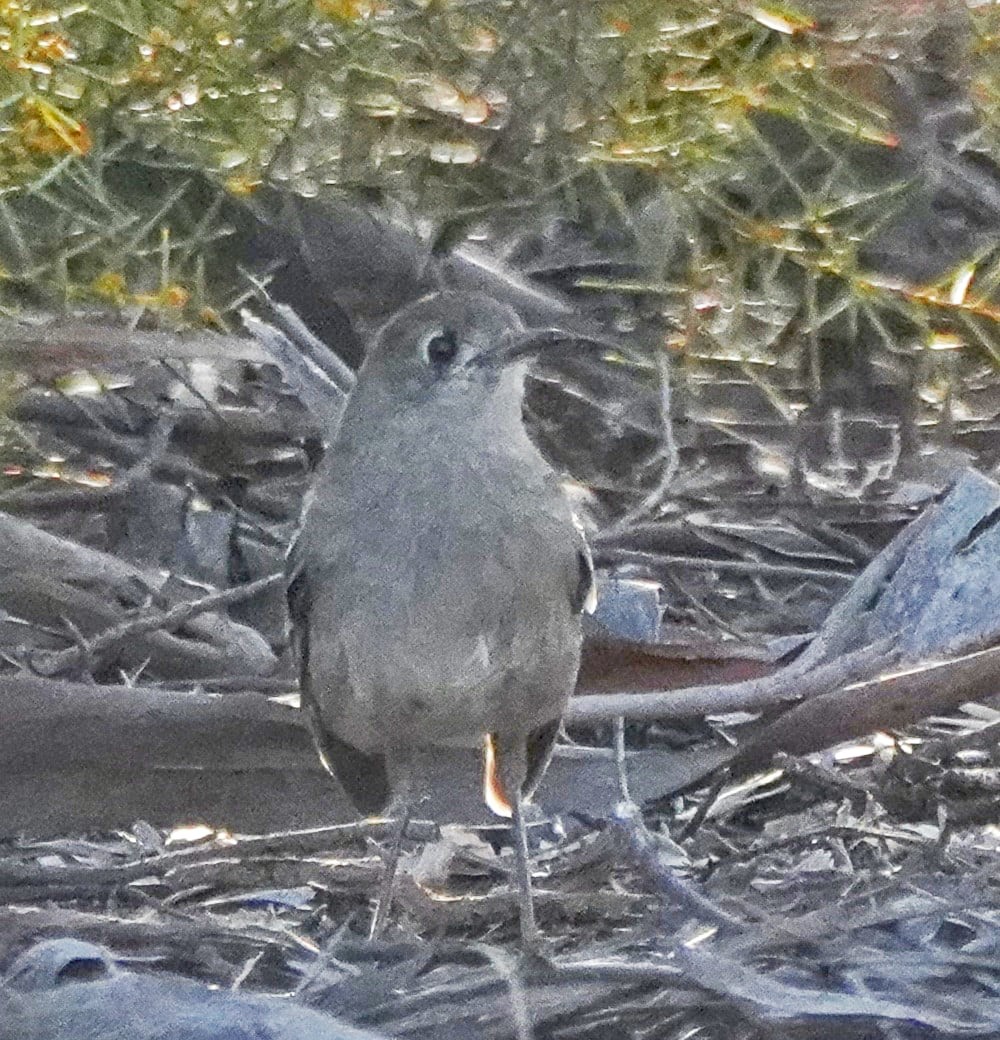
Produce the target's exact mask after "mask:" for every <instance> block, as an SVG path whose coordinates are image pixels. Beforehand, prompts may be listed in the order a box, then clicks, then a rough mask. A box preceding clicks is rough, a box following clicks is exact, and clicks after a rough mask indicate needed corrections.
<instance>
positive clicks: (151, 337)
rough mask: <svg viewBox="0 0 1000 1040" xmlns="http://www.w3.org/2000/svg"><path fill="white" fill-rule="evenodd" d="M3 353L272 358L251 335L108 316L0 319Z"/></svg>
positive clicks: (23, 357) (35, 357)
mask: <svg viewBox="0 0 1000 1040" xmlns="http://www.w3.org/2000/svg"><path fill="white" fill-rule="evenodd" d="M0 356H2V357H4V358H5V359H8V360H9V359H17V360H20V361H22V362H23V363H26V364H31V365H32V366H33V367H35V368H37V367H38V366H39V365H40V364H42V363H44V362H46V361H47V362H49V363H51V364H53V365H57V366H59V368H65V367H66V366H67V365H69V366H75V365H79V364H81V363H86V362H88V361H108V362H113V363H116V364H121V363H122V361H123V360H128V361H132V362H135V361H159V360H160V359H161V358H176V359H209V360H213V361H220V360H223V359H225V360H234V361H270V360H271V358H270V355H269V354H268V353H267V352H266V351H265V350H263V349H262V348H261V346H260V345H259V344H258V343H257V342H256V341H255V340H253V339H250V338H249V337H246V336H230V335H223V334H221V333H216V332H194V333H190V332H189V333H183V334H180V333H174V332H158V331H155V330H150V329H134V328H127V327H125V326H122V325H114V324H112V323H110V322H107V323H105V322H100V323H98V322H90V321H51V322H46V323H44V324H40V325H28V324H25V323H22V322H9V321H5V322H0Z"/></svg>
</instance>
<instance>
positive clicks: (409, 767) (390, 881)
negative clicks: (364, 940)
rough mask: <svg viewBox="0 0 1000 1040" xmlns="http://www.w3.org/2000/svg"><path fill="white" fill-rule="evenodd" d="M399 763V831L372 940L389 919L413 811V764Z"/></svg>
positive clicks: (395, 806)
mask: <svg viewBox="0 0 1000 1040" xmlns="http://www.w3.org/2000/svg"><path fill="white" fill-rule="evenodd" d="M396 764H397V765H398V772H397V776H398V781H397V782H396V783H395V784H394V786H395V789H396V793H395V794H394V795H393V799H392V805H391V806H390V810H389V812H390V815H391V816H393V817H394V818H395V822H396V829H395V831H394V832H393V836H392V844H391V845H390V846H389V854H388V856H387V857H386V860H385V868H384V871H383V874H382V881H381V884H380V885H379V890H378V902H377V903H376V904H375V913H374V915H373V916H372V923H371V928H370V930H369V932H368V937H369V939H377V938H378V937H379V936H380V935H381V934H382V932H383V930H384V929H385V925H386V921H388V919H389V911H390V910H391V909H392V895H393V891H394V889H395V885H396V870H397V869H398V867H399V856H400V853H401V852H402V849H403V839H404V838H405V837H406V828H407V826H408V824H409V822H410V816H411V814H412V812H413V797H412V793H413V763H412V761H411V760H410V758H409V757H406V758H405V759H402V760H400V761H398V762H397V763H396Z"/></svg>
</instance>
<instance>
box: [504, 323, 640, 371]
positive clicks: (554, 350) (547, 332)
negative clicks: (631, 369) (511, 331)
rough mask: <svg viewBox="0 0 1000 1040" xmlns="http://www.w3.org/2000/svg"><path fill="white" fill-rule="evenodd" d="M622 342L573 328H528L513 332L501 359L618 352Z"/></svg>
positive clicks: (562, 356)
mask: <svg viewBox="0 0 1000 1040" xmlns="http://www.w3.org/2000/svg"><path fill="white" fill-rule="evenodd" d="M621 349H622V344H621V343H620V342H619V341H617V340H616V339H615V338H614V337H613V336H605V335H603V334H601V333H599V332H592V331H590V330H587V331H581V330H579V329H573V328H561V327H554V328H529V329H525V330H524V331H523V332H520V333H517V334H516V335H514V336H512V337H511V339H510V341H509V342H508V344H507V345H506V347H505V348H504V349H503V350H502V361H503V363H504V364H510V363H513V362H516V361H521V360H524V359H528V360H534V359H535V358H551V359H558V358H572V357H577V356H579V355H580V354H581V353H588V354H591V353H594V352H595V351H597V352H601V353H608V352H611V353H619V352H620V351H621Z"/></svg>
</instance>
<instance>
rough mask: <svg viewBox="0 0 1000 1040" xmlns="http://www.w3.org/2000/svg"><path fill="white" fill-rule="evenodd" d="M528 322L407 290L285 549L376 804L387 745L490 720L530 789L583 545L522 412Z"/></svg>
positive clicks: (362, 804) (574, 618)
mask: <svg viewBox="0 0 1000 1040" xmlns="http://www.w3.org/2000/svg"><path fill="white" fill-rule="evenodd" d="M524 338H525V337H524V330H523V327H522V326H521V323H520V321H519V319H518V317H517V315H516V314H515V312H514V311H513V310H512V309H511V308H509V307H507V306H506V305H504V304H501V303H498V302H496V301H495V300H493V299H492V298H490V297H487V296H483V295H481V294H477V293H440V294H436V295H434V296H431V297H427V298H425V299H423V300H420V301H418V302H416V303H414V304H411V305H410V306H408V307H406V308H405V309H404V310H402V311H401V312H400V313H399V314H398V315H397V316H396V317H395V318H394V319H393V320H392V321H391V322H389V324H388V325H386V326H385V327H384V328H383V330H382V331H381V333H380V334H379V336H378V337H377V339H376V341H375V343H374V344H373V346H372V349H371V351H370V352H369V354H368V356H367V358H366V360H365V363H364V365H363V366H362V368H361V371H360V372H359V375H358V380H357V384H356V386H355V389H354V391H353V393H352V395H351V397H350V399H349V401H348V404H347V407H346V410H345V412H344V415H343V418H342V421H341V424H340V426H339V429H338V430H337V432H336V435H335V438H334V439H333V442H332V444H331V445H330V447H329V449H328V451H327V453H326V455H325V457H324V459H323V461H322V463H321V464H320V467H319V469H318V472H317V474H316V478H315V482H314V486H313V490H312V492H311V495H310V499H309V501H308V504H307V506H306V508H305V511H304V515H303V522H302V526H301V530H300V533H299V536H298V538H297V540H296V543H295V546H294V547H293V550H292V552H291V554H290V558H289V577H290V584H289V602H290V606H291V613H292V617H293V624H294V627H295V629H296V631H297V634H298V637H299V641H300V645H301V648H302V653H303V666H302V679H303V682H302V687H303V693H302V696H303V702H304V706H305V707H306V710H307V711H309V712H310V713H311V715H312V722H313V731H314V734H316V735H317V738H318V742H319V743H320V746H321V750H322V751H323V752H325V757H326V758H327V759H328V761H329V764H330V766H331V767H332V769H333V771H334V772H335V773H336V774H337V776H338V778H339V779H340V780H341V782H342V784H343V786H344V787H345V788H346V790H347V791H348V793H349V794H350V795H351V797H352V798H353V800H354V801H355V804H356V805H358V807H359V808H361V809H363V810H365V811H372V810H375V809H377V808H381V807H382V805H383V804H384V802H385V800H386V799H387V797H388V795H389V792H390V790H391V788H392V770H393V765H394V763H395V762H398V761H403V760H406V759H408V757H409V756H410V755H411V754H412V753H413V752H415V751H428V750H433V749H437V748H447V747H481V746H482V745H483V740H484V737H486V735H487V734H492V735H494V736H495V738H496V745H497V748H498V754H499V755H501V756H503V757H505V759H506V768H505V769H502V770H501V774H502V775H503V776H504V777H505V778H506V780H507V781H509V782H512V783H515V784H517V785H518V786H519V787H520V788H521V790H522V791H524V792H526V793H527V792H530V790H531V788H532V787H533V785H534V784H535V783H536V782H537V780H538V779H539V778H540V776H541V773H542V772H543V770H544V767H545V765H546V763H547V760H548V756H549V753H550V750H551V746H552V742H553V740H554V737H555V732H556V730H557V728H558V722H559V719H560V717H561V715H562V712H563V710H564V708H565V706H566V703H567V700H568V698H569V696H570V694H571V692H572V689H573V685H574V683H575V679H576V673H577V669H578V667H579V659H580V642H581V629H580V617H579V614H580V610H581V608H582V603H583V598H584V597H585V595H586V591H587V587H588V585H589V582H590V579H591V573H590V566H589V556H588V555H587V550H586V546H585V544H584V542H583V539H582V536H581V534H580V532H579V530H578V528H577V526H576V525H575V523H574V519H573V517H572V513H571V511H570V507H569V503H568V501H567V499H566V498H565V496H564V495H563V493H562V491H561V489H560V487H559V482H558V479H557V477H556V475H555V473H554V472H553V471H552V469H551V468H550V467H549V465H548V464H547V463H546V462H545V460H544V459H543V458H542V456H541V455H540V454H539V452H538V451H537V449H536V448H535V446H534V445H533V444H532V442H531V441H530V439H529V438H528V435H527V433H526V431H525V429H524V426H523V423H522V418H521V404H522V391H523V380H524V373H525V366H526V361H524V360H523V359H517V357H516V355H517V354H518V351H517V347H518V345H519V344H521V343H523V342H524ZM451 355H454V356H451ZM503 764H504V763H501V765H503Z"/></svg>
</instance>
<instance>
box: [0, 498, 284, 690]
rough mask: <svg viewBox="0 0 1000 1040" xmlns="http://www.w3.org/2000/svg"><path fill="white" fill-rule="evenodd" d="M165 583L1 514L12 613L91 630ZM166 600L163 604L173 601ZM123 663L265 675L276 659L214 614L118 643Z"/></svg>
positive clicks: (2, 581) (242, 629)
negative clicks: (64, 621) (169, 630)
mask: <svg viewBox="0 0 1000 1040" xmlns="http://www.w3.org/2000/svg"><path fill="white" fill-rule="evenodd" d="M164 582H165V577H164V576H163V575H159V574H153V573H150V572H146V571H143V570H141V569H139V568H138V567H133V566H131V565H130V564H127V563H125V562H123V561H122V560H119V559H117V558H116V557H114V556H111V555H109V554H108V553H102V552H99V551H98V550H96V549H89V548H87V547H86V546H82V545H77V544H75V543H74V542H71V541H68V540H67V539H64V538H59V537H56V536H55V535H51V534H48V533H47V532H45V531H42V530H41V529H39V528H37V527H35V526H33V525H32V524H29V523H27V522H25V521H24V520H20V519H18V518H16V517H12V516H8V515H6V514H3V513H0V595H2V596H3V601H4V608H5V609H6V611H7V612H8V613H10V614H14V615H16V616H19V617H22V618H24V619H25V620H27V621H33V622H35V623H37V624H49V623H51V622H52V621H53V619H56V618H60V617H62V618H65V619H67V620H68V621H70V622H71V623H72V624H73V625H75V626H76V627H77V628H78V629H79V630H80V631H81V632H82V633H83V634H84V635H85V636H87V635H92V634H93V633H95V632H96V631H98V630H99V629H101V628H107V627H109V626H110V625H113V624H116V623H120V622H121V621H122V619H123V616H124V615H125V614H126V613H127V611H129V610H133V609H135V608H137V607H141V606H143V605H144V604H145V603H147V602H148V601H150V600H152V599H154V598H155V597H157V596H160V595H162V588H163V585H164ZM165 598H166V600H167V603H168V604H169V603H170V600H171V599H173V600H175V601H176V599H177V597H176V594H172V595H170V596H167V597H165ZM123 660H124V661H125V662H126V663H127V665H129V666H131V667H133V668H136V667H139V666H140V665H142V664H143V663H145V662H146V661H147V660H148V662H149V667H150V668H151V669H152V670H153V671H155V672H156V673H157V674H159V675H162V676H164V677H170V678H191V677H200V676H218V675H225V674H230V673H232V672H235V671H239V672H241V673H246V672H247V671H255V672H259V673H260V674H262V675H266V674H268V673H269V672H271V671H273V669H274V667H275V664H276V660H275V657H274V654H273V653H272V652H271V649H270V647H268V646H267V644H266V642H265V641H264V639H263V638H262V637H261V636H260V635H258V634H257V633H256V632H255V631H254V630H253V629H251V628H248V627H247V626H245V625H240V624H237V623H235V622H233V621H230V620H229V619H228V618H225V617H223V616H222V615H219V614H211V615H198V616H195V617H191V618H189V619H188V620H187V621H185V622H184V624H183V627H182V629H181V630H180V632H179V633H178V634H171V633H167V632H162V631H151V632H147V633H145V634H141V635H137V636H136V637H135V638H134V639H131V640H129V642H128V645H127V646H125V647H124V648H123Z"/></svg>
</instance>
